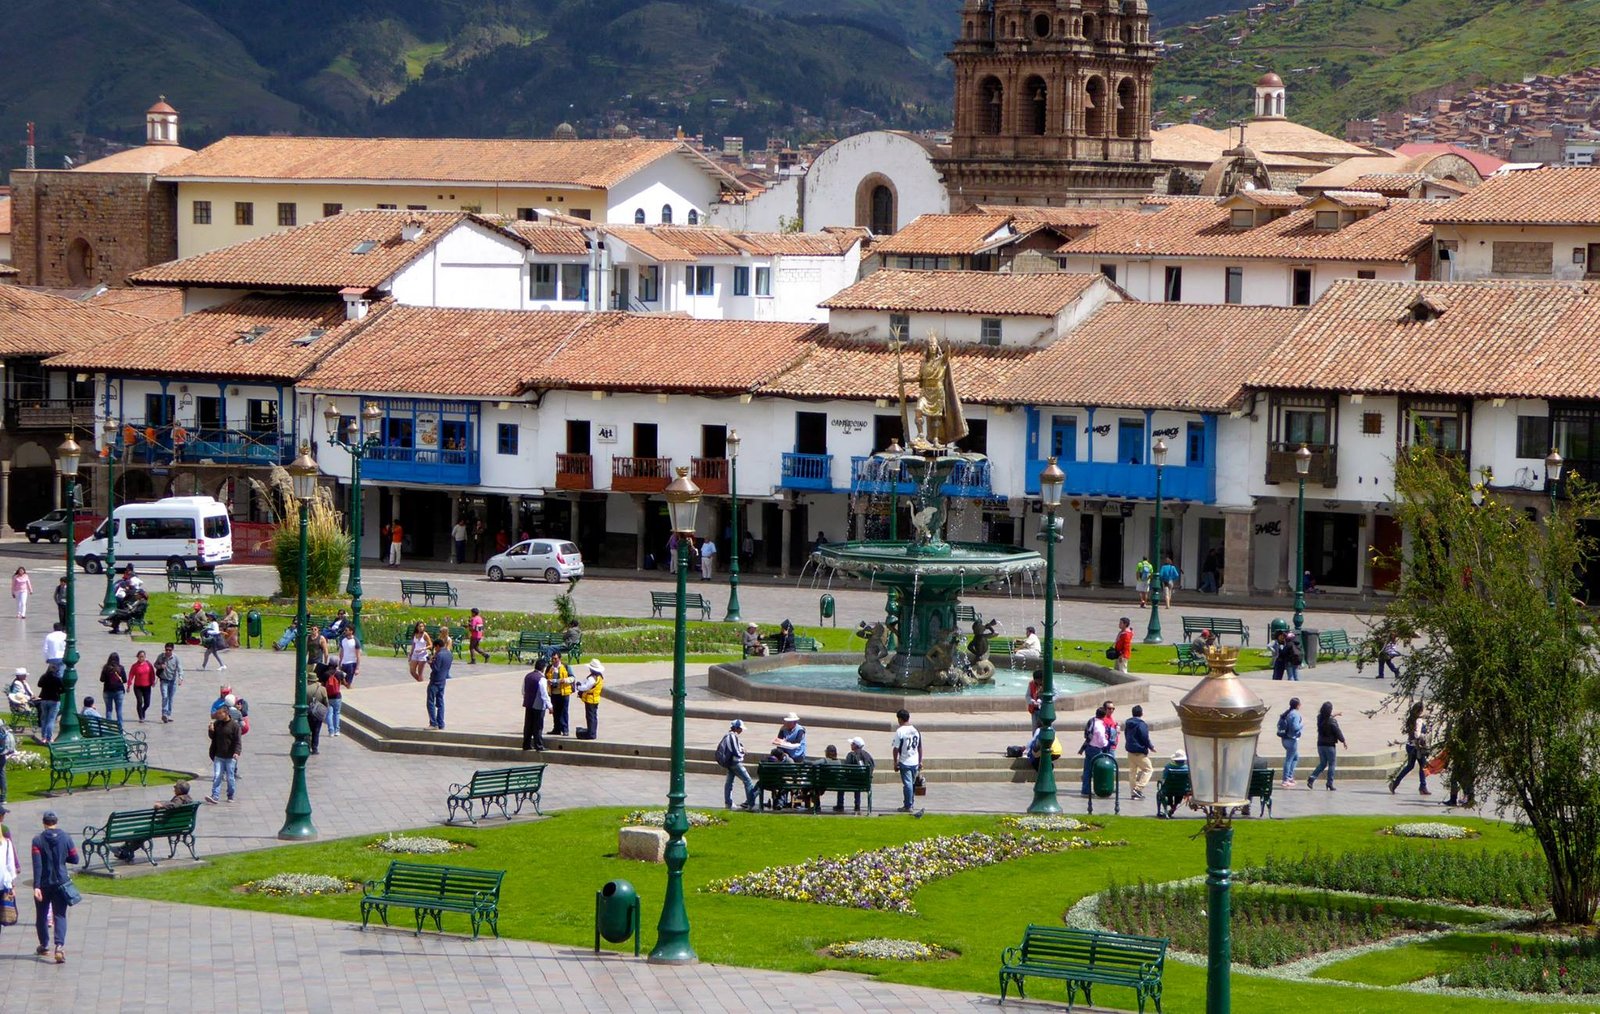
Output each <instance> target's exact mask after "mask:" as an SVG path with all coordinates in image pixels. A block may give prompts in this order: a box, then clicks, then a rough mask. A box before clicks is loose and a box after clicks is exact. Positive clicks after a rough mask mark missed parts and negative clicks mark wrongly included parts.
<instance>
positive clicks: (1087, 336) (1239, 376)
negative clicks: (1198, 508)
mask: <svg viewBox="0 0 1600 1014" xmlns="http://www.w3.org/2000/svg"><path fill="white" fill-rule="evenodd" d="M1305 313H1306V311H1305V310H1302V309H1289V308H1283V307H1267V306H1228V305H1185V304H1182V303H1133V302H1118V303H1107V304H1106V305H1105V306H1102V307H1100V308H1099V309H1098V310H1096V311H1095V312H1094V314H1093V315H1092V316H1091V317H1090V318H1089V319H1088V320H1087V321H1085V322H1084V323H1083V324H1081V325H1079V326H1078V327H1077V328H1076V329H1075V330H1073V331H1072V332H1070V333H1068V334H1067V335H1065V336H1064V337H1062V338H1061V339H1060V340H1059V341H1056V342H1054V343H1053V344H1051V345H1048V346H1046V347H1044V348H1042V349H1040V350H1039V351H1037V352H1035V353H1034V354H1033V355H1032V356H1030V357H1029V358H1028V359H1027V360H1026V362H1024V363H1021V364H1019V366H1018V368H1017V369H1014V370H1013V371H1012V372H1011V375H1010V376H1009V377H1008V378H1007V380H1006V383H1005V384H1004V387H1003V391H1004V395H1005V397H1006V398H1008V399H1009V400H1012V401H1014V402H1016V403H1017V404H1025V405H1084V404H1089V405H1104V406H1106V407H1110V408H1173V409H1188V410H1191V411H1196V412H1219V411H1223V410H1225V409H1227V408H1228V407H1229V406H1231V405H1232V404H1233V403H1234V402H1235V401H1236V400H1237V399H1238V397H1239V394H1240V392H1241V390H1242V389H1243V387H1244V378H1245V375H1246V374H1247V373H1248V372H1249V370H1250V369H1251V368H1252V367H1254V366H1256V365H1257V364H1259V363H1260V362H1261V360H1262V358H1263V357H1264V356H1266V354H1267V353H1268V352H1269V351H1270V350H1271V349H1272V348H1273V347H1274V346H1275V345H1277V344H1278V343H1279V342H1281V341H1283V340H1284V338H1286V337H1287V336H1288V335H1289V332H1290V331H1291V330H1293V328H1294V327H1295V325H1297V324H1299V323H1300V322H1301V320H1302V319H1304V317H1305Z"/></svg>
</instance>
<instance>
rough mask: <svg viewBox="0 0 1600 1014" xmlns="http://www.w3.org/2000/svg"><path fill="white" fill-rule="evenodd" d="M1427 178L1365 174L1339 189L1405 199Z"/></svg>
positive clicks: (1421, 174) (1406, 175) (1411, 174)
mask: <svg viewBox="0 0 1600 1014" xmlns="http://www.w3.org/2000/svg"><path fill="white" fill-rule="evenodd" d="M1351 161H1355V160H1354V159H1352V160H1351ZM1428 178H1429V177H1428V174H1427V173H1367V174H1366V175H1365V176H1357V177H1356V178H1355V179H1353V180H1351V181H1350V182H1349V183H1346V184H1345V185H1344V186H1343V187H1342V188H1341V189H1344V190H1368V191H1371V192H1372V193H1375V194H1383V195H1384V196H1385V197H1407V196H1410V194H1411V192H1412V191H1413V190H1415V189H1416V188H1418V187H1420V186H1422V184H1423V182H1424V181H1426V180H1427V179H1428ZM1463 189H1464V188H1463Z"/></svg>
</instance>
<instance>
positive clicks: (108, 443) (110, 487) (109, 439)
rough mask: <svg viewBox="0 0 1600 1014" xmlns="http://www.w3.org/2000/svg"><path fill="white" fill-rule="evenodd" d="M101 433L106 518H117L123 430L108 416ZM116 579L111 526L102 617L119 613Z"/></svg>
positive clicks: (114, 534)
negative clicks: (119, 453)
mask: <svg viewBox="0 0 1600 1014" xmlns="http://www.w3.org/2000/svg"><path fill="white" fill-rule="evenodd" d="M100 432H101V433H102V434H103V435H104V437H105V440H104V442H103V444H102V452H101V453H103V454H104V455H105V456H106V517H108V518H114V517H116V516H117V448H118V445H119V444H120V443H121V441H119V440H118V439H117V438H118V437H119V436H121V434H122V430H121V428H120V427H119V426H117V421H116V420H115V419H113V418H111V416H109V415H107V416H106V421H105V423H104V424H103V425H102V426H101V427H100ZM116 577H117V526H116V525H110V526H109V527H107V528H106V597H105V599H104V601H102V602H101V603H100V615H101V616H110V615H111V614H112V613H114V612H116V611H117V593H116Z"/></svg>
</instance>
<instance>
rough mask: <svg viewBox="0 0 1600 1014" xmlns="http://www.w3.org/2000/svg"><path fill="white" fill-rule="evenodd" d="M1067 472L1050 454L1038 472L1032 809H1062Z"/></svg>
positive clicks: (1058, 810)
mask: <svg viewBox="0 0 1600 1014" xmlns="http://www.w3.org/2000/svg"><path fill="white" fill-rule="evenodd" d="M1066 481H1067V475H1066V473H1065V472H1063V471H1062V470H1061V466H1060V465H1058V464H1056V459H1055V458H1053V457H1052V458H1051V459H1050V462H1049V464H1048V465H1046V466H1045V470H1044V471H1043V472H1041V473H1040V474H1039V499H1040V500H1041V501H1043V503H1044V510H1045V515H1044V532H1043V533H1042V534H1041V535H1040V538H1042V539H1044V651H1043V653H1042V654H1043V657H1042V658H1041V662H1042V663H1043V670H1042V672H1043V676H1044V681H1043V684H1042V685H1041V686H1040V688H1039V773H1038V775H1036V776H1035V777H1034V780H1033V802H1032V803H1031V804H1029V806H1028V812H1029V813H1060V812H1061V804H1060V802H1058V801H1057V800H1056V760H1055V754H1054V752H1053V751H1054V749H1055V742H1056V730H1055V722H1056V658H1055V645H1056V543H1057V542H1060V541H1061V533H1060V532H1059V531H1058V530H1057V524H1058V519H1057V517H1056V510H1057V509H1058V508H1059V507H1060V506H1061V488H1062V487H1063V486H1064V485H1066Z"/></svg>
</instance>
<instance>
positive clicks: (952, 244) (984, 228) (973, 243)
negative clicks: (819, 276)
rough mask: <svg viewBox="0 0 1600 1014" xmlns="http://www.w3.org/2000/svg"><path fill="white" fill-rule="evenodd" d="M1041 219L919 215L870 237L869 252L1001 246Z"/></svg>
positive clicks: (955, 251)
mask: <svg viewBox="0 0 1600 1014" xmlns="http://www.w3.org/2000/svg"><path fill="white" fill-rule="evenodd" d="M1045 224H1046V223H1044V222H1039V221H1033V222H1023V223H1019V227H1018V228H1013V227H1012V226H1011V216H1010V215H975V214H970V213H968V214H964V215H920V216H918V217H917V218H916V219H915V220H913V221H912V222H910V223H908V224H907V225H906V227H905V228H903V229H901V230H900V231H899V232H897V233H895V234H894V235H892V236H885V237H883V238H882V239H877V240H874V241H873V243H872V252H873V253H875V254H880V255H884V256H902V257H905V256H930V257H932V256H961V255H971V254H978V253H983V252H984V251H986V250H993V249H995V248H996V247H1000V246H1004V245H1005V244H1007V243H1010V242H1013V241H1015V240H1017V239H1020V238H1022V237H1023V236H1026V235H1028V234H1030V233H1032V232H1035V231H1037V230H1038V229H1039V228H1040V227H1041V226H1043V225H1045Z"/></svg>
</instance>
